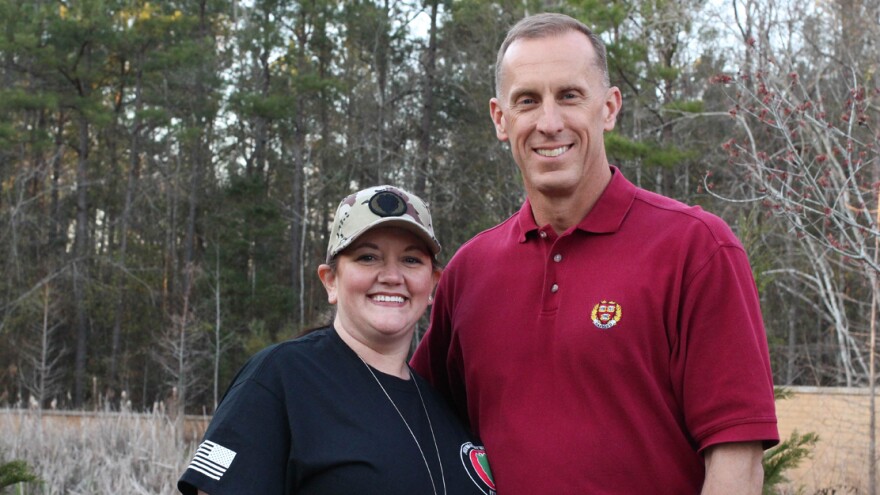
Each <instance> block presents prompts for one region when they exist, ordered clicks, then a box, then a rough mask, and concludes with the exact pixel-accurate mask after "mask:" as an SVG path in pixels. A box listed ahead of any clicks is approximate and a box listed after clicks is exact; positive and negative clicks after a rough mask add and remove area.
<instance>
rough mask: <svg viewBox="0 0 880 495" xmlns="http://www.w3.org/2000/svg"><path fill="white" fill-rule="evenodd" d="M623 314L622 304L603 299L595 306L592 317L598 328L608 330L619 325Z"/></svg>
mask: <svg viewBox="0 0 880 495" xmlns="http://www.w3.org/2000/svg"><path fill="white" fill-rule="evenodd" d="M622 314H623V313H622V311H621V309H620V304H617V303H616V302H614V301H602V302H600V303H599V304H597V305H595V306H593V313H592V314H591V315H590V319H592V320H593V325H596V328H600V329H602V330H608V329H609V328H611V327H613V326H614V325H617V322H619V321H620V317H621V315H622Z"/></svg>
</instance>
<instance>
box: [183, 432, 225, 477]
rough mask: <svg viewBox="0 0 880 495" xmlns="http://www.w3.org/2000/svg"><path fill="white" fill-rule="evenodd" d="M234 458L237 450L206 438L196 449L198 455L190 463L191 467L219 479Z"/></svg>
mask: <svg viewBox="0 0 880 495" xmlns="http://www.w3.org/2000/svg"><path fill="white" fill-rule="evenodd" d="M233 459H235V452H233V451H232V450H229V449H227V448H226V447H224V446H222V445H220V444H217V443H214V442H211V441H210V440H205V441H204V442H202V444H201V445H199V449H198V450H196V455H195V456H193V460H192V462H190V463H189V469H192V470H194V471H198V472H200V473H202V474H204V475H205V476H207V477H209V478H213V479H215V480H219V479H220V478H221V477H222V476H223V473H225V472H226V470H227V469H229V465H230V464H232V460H233Z"/></svg>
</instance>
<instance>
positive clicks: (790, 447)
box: [763, 430, 819, 495]
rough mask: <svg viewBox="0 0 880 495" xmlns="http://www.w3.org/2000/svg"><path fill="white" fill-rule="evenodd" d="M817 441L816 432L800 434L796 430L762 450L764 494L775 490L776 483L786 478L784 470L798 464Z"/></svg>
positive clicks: (784, 480)
mask: <svg viewBox="0 0 880 495" xmlns="http://www.w3.org/2000/svg"><path fill="white" fill-rule="evenodd" d="M818 441H819V435H817V434H816V433H812V432H811V433H805V434H803V435H801V434H800V433H798V432H797V430H795V431H793V432H792V433H791V436H789V437H788V439H787V440H785V441H783V442H781V443H780V444H779V445H777V446H776V447H773V448H772V449H769V450H767V451H766V452H764V460H763V464H764V491H763V493H764V495H772V494H775V493H778V492H777V487H778V485H780V484H782V483H785V482H786V481H788V479H787V478H786V477H785V472H786V471H787V470H789V469H794V468H796V467H797V466H798V465H800V463H801V461H803V460H804V459H806V458H808V457H810V455H811V450H812V448H813V447H814V446H815V445H816V442H818Z"/></svg>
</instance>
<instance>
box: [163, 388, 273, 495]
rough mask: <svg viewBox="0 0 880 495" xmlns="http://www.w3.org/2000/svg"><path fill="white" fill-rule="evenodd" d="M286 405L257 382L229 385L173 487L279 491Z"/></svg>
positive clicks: (221, 492)
mask: <svg viewBox="0 0 880 495" xmlns="http://www.w3.org/2000/svg"><path fill="white" fill-rule="evenodd" d="M286 416H287V414H286V408H285V407H284V405H283V402H282V401H281V400H279V398H278V397H276V396H275V394H273V393H272V392H271V391H270V390H269V389H268V388H266V387H265V386H264V385H263V384H261V383H259V382H257V381H255V380H253V379H245V380H242V381H240V382H236V383H234V384H233V385H232V387H231V388H230V390H229V392H228V393H227V394H226V397H224V399H223V401H222V402H221V404H220V406H219V407H218V409H217V411H216V413H215V414H214V418H213V419H212V421H211V424H210V425H209V426H208V430H207V432H206V433H205V437H204V441H203V442H202V444H201V445H200V446H199V448H198V450H197V451H196V454H195V456H194V457H193V460H192V461H191V463H190V464H189V466H188V467H187V469H186V471H185V472H184V473H183V475H182V476H181V478H180V480H179V481H178V485H177V486H178V490H180V492H181V493H184V494H195V493H196V491H197V490H202V491H204V492H206V493H209V494H210V495H232V494H241V493H261V494H274V493H277V494H282V493H285V485H286V478H287V465H288V457H289V452H290V433H289V423H288V421H287V418H286Z"/></svg>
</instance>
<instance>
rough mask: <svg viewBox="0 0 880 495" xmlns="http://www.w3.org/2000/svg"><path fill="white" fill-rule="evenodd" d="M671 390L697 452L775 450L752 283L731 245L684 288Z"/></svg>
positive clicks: (767, 377)
mask: <svg viewBox="0 0 880 495" xmlns="http://www.w3.org/2000/svg"><path fill="white" fill-rule="evenodd" d="M680 321H681V333H680V334H679V339H680V341H679V342H678V345H677V346H676V351H675V353H674V355H673V362H672V365H673V366H672V369H673V376H674V377H675V378H674V380H673V381H674V384H675V385H674V387H675V388H676V394H677V395H678V396H679V398H680V400H681V403H682V404H683V406H684V413H685V421H686V423H687V427H688V430H689V431H690V432H691V435H692V436H693V438H694V440H695V441H696V443H697V447H698V449H699V450H703V449H705V448H706V447H708V446H710V445H714V444H717V443H724V442H746V441H762V442H764V445H765V446H771V445H773V444H775V443H777V442H778V440H779V435H778V432H777V428H776V414H775V403H774V398H773V377H772V374H771V371H770V359H769V354H768V350H767V337H766V334H765V331H764V324H763V320H762V317H761V310H760V304H759V300H758V294H757V289H756V287H755V282H754V277H753V275H752V272H751V268H750V266H749V263H748V259H747V257H746V255H745V252H744V251H743V250H742V248H741V247H739V246H738V245H723V246H720V247H719V248H718V249H717V250H716V251H715V252H714V254H713V255H712V256H711V257H710V258H708V260H707V261H706V263H705V264H704V265H702V266H699V267H697V270H696V271H695V274H694V276H693V277H692V279H691V281H690V282H689V283H688V284H687V286H686V288H685V297H684V302H683V305H682V306H681V320H680Z"/></svg>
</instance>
